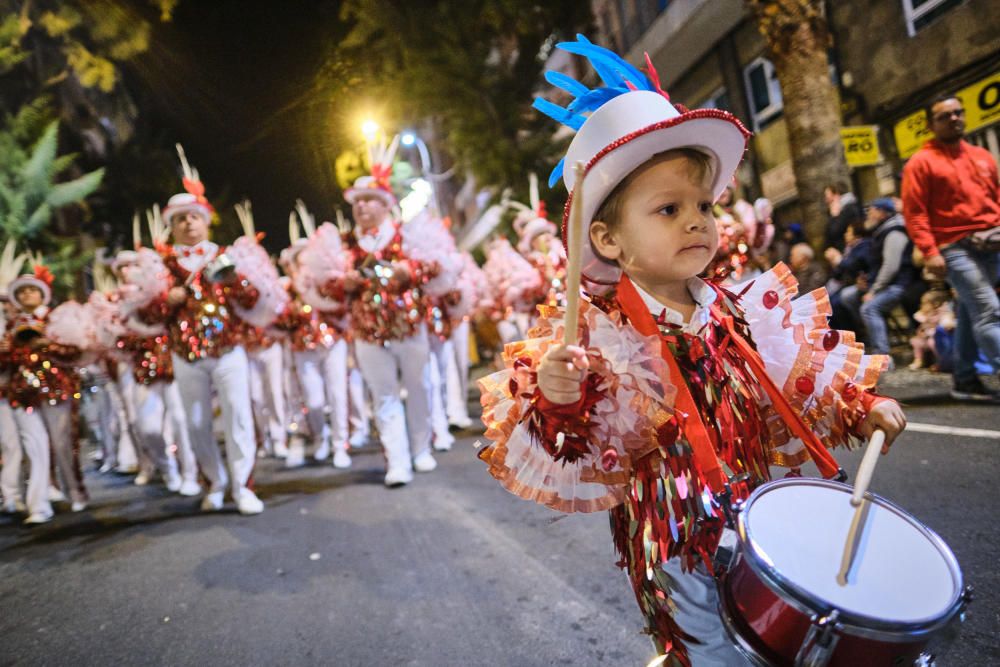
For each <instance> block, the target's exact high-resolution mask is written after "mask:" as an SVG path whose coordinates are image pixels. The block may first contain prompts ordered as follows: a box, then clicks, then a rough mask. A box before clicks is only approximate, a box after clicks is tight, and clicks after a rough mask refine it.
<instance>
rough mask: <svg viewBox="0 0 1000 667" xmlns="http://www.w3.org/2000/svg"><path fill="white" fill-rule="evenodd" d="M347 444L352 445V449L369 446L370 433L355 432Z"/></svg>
mask: <svg viewBox="0 0 1000 667" xmlns="http://www.w3.org/2000/svg"><path fill="white" fill-rule="evenodd" d="M347 442H348V443H350V445H351V447H355V448H357V447H364V446H365V445H367V444H368V432H367V431H355V432H354V433H352V434H351V438H350V440H348V441H347Z"/></svg>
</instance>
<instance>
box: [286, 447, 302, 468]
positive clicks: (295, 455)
mask: <svg viewBox="0 0 1000 667" xmlns="http://www.w3.org/2000/svg"><path fill="white" fill-rule="evenodd" d="M305 464H306V457H305V456H304V455H303V454H302V452H301V451H298V452H289V453H288V456H287V457H285V467H286V468H301V467H302V466H304V465H305Z"/></svg>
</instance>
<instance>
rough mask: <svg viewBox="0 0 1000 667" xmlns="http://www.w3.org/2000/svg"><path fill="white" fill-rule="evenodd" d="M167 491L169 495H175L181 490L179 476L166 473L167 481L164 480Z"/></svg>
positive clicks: (174, 473)
mask: <svg viewBox="0 0 1000 667" xmlns="http://www.w3.org/2000/svg"><path fill="white" fill-rule="evenodd" d="M165 483H166V487H167V491H169V492H170V493H177V492H178V491H180V490H181V483H182V482H181V476H180V475H178V474H177V473H176V472H170V473H167V479H166V480H165Z"/></svg>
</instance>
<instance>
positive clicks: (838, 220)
mask: <svg viewBox="0 0 1000 667" xmlns="http://www.w3.org/2000/svg"><path fill="white" fill-rule="evenodd" d="M823 198H824V199H825V200H826V207H827V209H828V210H829V212H830V218H829V220H828V221H827V223H826V246H827V247H828V248H836V249H837V250H840V251H843V250H844V234H845V232H847V228H848V227H850V226H851V225H854V224H860V223H861V221H862V220H864V217H865V216H864V214H863V213H862V212H861V206H860V205H859V204H858V200H857V198H856V197H855V196H854V194H853V193H852V192H849V191H848V190H847V187H846V186H845V185H844V184H843V183H832V184H830V185H828V186H826V188H825V189H824V190H823Z"/></svg>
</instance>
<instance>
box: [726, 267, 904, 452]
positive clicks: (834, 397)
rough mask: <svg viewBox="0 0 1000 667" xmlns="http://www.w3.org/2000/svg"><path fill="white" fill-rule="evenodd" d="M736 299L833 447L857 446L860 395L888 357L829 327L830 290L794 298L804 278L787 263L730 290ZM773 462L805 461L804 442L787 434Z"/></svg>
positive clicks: (772, 371) (791, 391)
mask: <svg viewBox="0 0 1000 667" xmlns="http://www.w3.org/2000/svg"><path fill="white" fill-rule="evenodd" d="M728 294H729V295H732V296H734V300H735V305H736V310H738V311H740V312H741V313H742V315H743V317H744V318H745V320H746V323H747V325H748V327H749V329H750V334H751V337H752V339H753V342H754V345H755V346H756V348H757V351H758V353H759V354H760V356H761V358H762V359H763V361H764V366H765V368H766V370H767V373H768V375H769V376H770V377H771V379H772V380H773V381H774V382H775V384H776V385H777V386H778V387H779V388H781V392H782V394H783V395H784V396H785V397H786V398H787V399H788V401H789V403H791V405H792V407H793V408H794V409H795V410H797V411H798V412H799V413H800V414H801V415H803V417H804V419H805V422H806V424H807V425H808V426H809V427H810V428H811V429H812V430H813V431H814V432H815V433H816V435H817V436H819V439H820V441H822V442H823V444H824V445H825V446H826V447H828V448H833V447H837V446H848V447H854V446H859V445H860V444H861V440H860V439H859V438H858V437H856V436H855V435H854V433H853V430H854V428H855V426H856V425H857V423H856V422H857V421H859V420H860V419H861V418H863V416H864V409H863V407H862V400H861V399H862V394H863V393H864V391H866V390H870V389H874V388H875V385H876V384H877V382H878V379H879V376H880V375H881V374H882V373H883V372H885V370H886V369H887V368H888V364H889V358H888V357H887V356H885V355H867V354H865V348H864V345H863V344H862V343H860V342H858V341H857V340H856V339H855V336H854V334H853V333H852V332H850V331H840V330H837V329H831V328H829V326H828V321H829V318H830V315H831V314H832V309H831V306H830V297H829V294H827V292H826V290H825V289H822V288H821V289H817V290H814V291H812V292H810V293H809V294H804V295H802V296H798V297H796V295H797V294H798V282H797V281H796V280H795V277H794V276H793V275H792V272H791V270H790V269H789V268H788V267H787V266H786V265H785V264H783V263H779V264H777V265H776V266H775V267H774V268H772V269H771V270H770V271H767V272H766V273H764V274H763V275H761V276H759V277H758V278H756V279H755V280H753V281H751V282H748V283H746V284H743V285H736V286H735V287H733V288H732V289H731V291H730V292H729V293H728ZM774 444H775V445H776V446H777V447H776V451H775V453H776V454H777V456H776V457H775V458H776V459H779V460H776V461H774V462H775V463H784V464H792V465H796V464H797V463H799V462H801V461H804V460H805V459H806V453H805V451H804V447H803V445H802V443H801V441H800V440H798V439H793V438H791V436H790V435H788V434H787V432H786V433H785V434H784V437H782V438H778V439H777V441H776V442H775V443H774Z"/></svg>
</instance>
